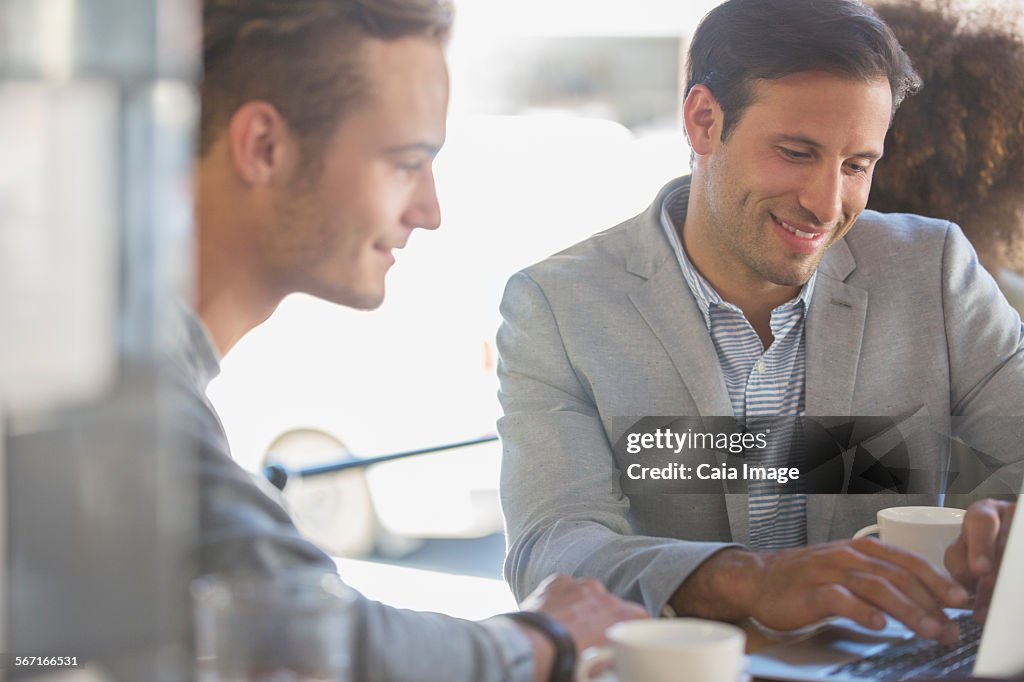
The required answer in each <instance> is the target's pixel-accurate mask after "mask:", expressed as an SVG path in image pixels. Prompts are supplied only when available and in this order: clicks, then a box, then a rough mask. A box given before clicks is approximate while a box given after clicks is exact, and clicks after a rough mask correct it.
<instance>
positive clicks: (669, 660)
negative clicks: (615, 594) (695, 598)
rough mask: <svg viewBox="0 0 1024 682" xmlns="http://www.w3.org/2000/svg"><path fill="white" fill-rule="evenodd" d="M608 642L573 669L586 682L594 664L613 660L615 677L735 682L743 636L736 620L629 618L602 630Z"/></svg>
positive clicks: (630, 681)
mask: <svg viewBox="0 0 1024 682" xmlns="http://www.w3.org/2000/svg"><path fill="white" fill-rule="evenodd" d="M606 635H607V637H608V641H609V642H611V644H610V646H604V647H596V648H592V649H588V650H587V651H586V652H584V654H583V658H582V660H581V661H580V664H579V666H578V667H577V670H576V681H577V682H590V680H591V674H592V671H593V670H594V668H596V667H600V666H604V665H607V663H608V662H609V661H611V662H613V663H614V667H615V673H616V675H617V676H618V679H619V680H620V682H736V681H737V680H739V679H740V676H741V675H742V674H743V669H744V664H745V659H744V656H743V647H744V646H745V645H746V641H747V636H746V633H744V632H743V630H741V629H739V628H738V627H736V626H735V625H729V624H727V623H718V622H716V621H709V620H700V619H698V618H672V619H660V620H633V621H626V622H623V623H618V624H617V625H613V626H612V627H610V628H608V632H607V633H606Z"/></svg>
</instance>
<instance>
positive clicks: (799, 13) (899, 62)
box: [686, 0, 921, 139]
mask: <svg viewBox="0 0 1024 682" xmlns="http://www.w3.org/2000/svg"><path fill="white" fill-rule="evenodd" d="M807 71H826V72H829V73H833V74H836V75H840V76H849V77H851V78H856V79H859V80H862V81H864V82H871V81H875V80H881V79H883V78H885V79H887V80H888V81H889V87H890V89H891V90H892V102H893V112H895V111H896V108H897V107H899V105H900V103H901V102H902V101H903V99H904V98H905V97H906V96H907V95H908V94H911V93H913V92H914V91H915V90H916V89H917V88H918V87H919V86H920V83H921V81H920V79H919V78H918V76H917V73H915V72H914V69H913V67H912V66H911V64H910V59H909V58H908V57H907V55H906V54H905V53H904V52H903V49H902V48H901V47H900V44H899V42H898V41H897V40H896V37H895V36H894V35H893V33H892V31H890V30H889V28H888V27H887V26H886V25H885V23H884V22H883V21H882V20H881V19H879V18H878V16H877V15H876V14H875V13H874V12H873V11H872V10H871V9H870V8H869V7H866V6H865V5H863V4H862V3H860V2H857V1H856V0H727V1H726V2H724V3H722V4H721V5H719V6H718V7H716V8H714V9H713V10H711V12H709V13H708V14H707V16H705V17H704V19H703V20H702V21H701V22H700V25H699V26H698V27H697V30H696V32H695V33H694V36H693V40H692V41H691V43H690V50H689V57H688V59H687V74H686V75H687V82H686V92H687V94H689V92H690V90H691V89H692V88H693V86H695V85H704V86H706V87H707V88H708V89H709V90H710V91H711V94H713V95H714V96H715V99H716V100H717V101H718V104H719V106H721V108H722V112H723V114H724V116H725V120H724V123H723V127H722V139H725V138H726V137H727V136H728V134H729V132H730V130H731V129H732V127H733V126H734V125H736V123H737V121H739V120H740V118H741V117H742V116H743V112H744V111H745V110H746V108H747V107H748V106H749V105H750V104H751V103H752V99H751V98H752V97H753V94H754V89H753V86H754V84H755V82H756V81H758V80H762V79H764V80H772V79H776V78H782V77H784V76H789V75H792V74H796V73H803V72H807Z"/></svg>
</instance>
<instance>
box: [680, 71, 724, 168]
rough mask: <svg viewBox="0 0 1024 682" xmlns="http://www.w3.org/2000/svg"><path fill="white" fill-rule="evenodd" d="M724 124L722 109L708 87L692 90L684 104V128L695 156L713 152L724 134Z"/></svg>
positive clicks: (694, 87)
mask: <svg viewBox="0 0 1024 682" xmlns="http://www.w3.org/2000/svg"><path fill="white" fill-rule="evenodd" d="M722 123H723V115H722V108H721V107H720V106H718V100H716V99H715V96H714V95H712V94H711V91H710V90H708V88H707V86H706V85H695V86H693V87H692V88H690V92H689V94H687V95H686V100H685V101H684V102H683V126H684V127H685V128H686V137H687V138H688V139H689V140H690V148H691V149H693V151H694V153H695V154H698V155H700V156H703V155H705V154H708V153H710V152H711V150H712V149H713V148H714V145H715V143H716V142H718V141H719V139H720V136H721V134H722Z"/></svg>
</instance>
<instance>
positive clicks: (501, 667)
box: [182, 382, 533, 682]
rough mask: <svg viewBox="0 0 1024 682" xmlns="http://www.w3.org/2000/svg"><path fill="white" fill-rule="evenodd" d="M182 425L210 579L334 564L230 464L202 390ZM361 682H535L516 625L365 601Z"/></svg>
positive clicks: (357, 668)
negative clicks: (190, 451) (193, 467)
mask: <svg viewBox="0 0 1024 682" xmlns="http://www.w3.org/2000/svg"><path fill="white" fill-rule="evenodd" d="M185 392H186V394H187V395H186V397H187V400H186V405H187V406H186V408H185V414H184V415H183V416H182V422H183V424H185V425H186V429H187V434H188V436H189V438H190V439H192V440H194V442H195V448H194V450H195V452H196V456H197V459H196V461H197V464H198V467H197V478H198V485H199V490H200V521H201V527H200V534H199V547H198V564H199V567H200V571H201V572H202V573H230V572H239V571H245V572H250V573H251V572H264V571H265V572H273V571H277V570H282V569H286V568H288V567H290V566H299V565H301V566H318V565H319V566H323V567H324V568H325V569H327V570H332V571H333V570H336V566H335V564H334V562H333V561H332V560H331V559H330V557H328V556H327V555H326V554H324V553H323V552H322V551H321V550H320V549H318V548H317V547H316V546H315V545H313V544H312V543H310V542H309V541H307V540H305V539H304V538H303V537H302V536H301V535H300V534H299V533H298V531H297V530H296V528H295V526H294V525H293V524H292V522H291V519H290V518H289V516H288V513H287V512H286V511H285V509H284V508H283V507H282V506H281V505H280V504H279V503H278V502H277V501H276V500H274V499H272V498H271V497H270V496H268V495H266V494H265V493H264V492H263V491H262V490H260V488H259V487H258V486H256V485H255V483H254V482H253V480H252V478H251V476H250V474H249V473H247V472H246V471H244V470H243V469H241V468H240V467H239V466H238V465H237V464H236V463H235V462H234V461H233V460H232V459H231V458H230V457H229V455H228V445H227V440H226V437H225V436H224V432H223V429H222V428H221V425H220V422H219V420H218V419H217V416H216V414H215V413H214V412H213V411H212V409H211V408H210V406H209V404H208V403H207V402H206V401H205V399H204V398H203V396H202V395H200V394H197V393H196V390H195V384H194V383H191V382H187V383H186V386H185ZM357 608H358V612H359V618H358V624H357V634H356V650H355V651H354V652H353V653H354V657H353V660H354V678H355V679H357V680H368V681H377V680H381V681H384V680H410V681H413V682H430V681H432V680H437V681H438V682H442V681H444V682H452V681H455V680H465V681H466V682H487V681H491V680H494V681H497V680H509V681H518V680H531V679H532V678H533V654H532V650H531V648H530V644H529V641H528V640H527V638H526V637H525V636H524V635H523V634H522V633H521V632H520V631H519V630H518V628H517V626H516V625H515V624H514V623H512V622H511V621H510V620H508V619H507V618H502V617H500V616H499V617H495V618H491V619H489V620H486V621H483V622H480V623H475V622H471V621H466V620H461V619H457V618H451V617H448V616H444V615H441V614H437V613H421V612H416V611H408V610H404V609H396V608H392V607H389V606H385V605H383V604H381V603H379V602H375V601H371V600H369V599H366V598H365V597H362V596H361V595H360V596H359V598H358V602H357Z"/></svg>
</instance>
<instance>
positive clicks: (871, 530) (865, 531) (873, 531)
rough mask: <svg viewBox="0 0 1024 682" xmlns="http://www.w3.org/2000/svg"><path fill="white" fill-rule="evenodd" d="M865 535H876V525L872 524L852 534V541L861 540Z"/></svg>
mask: <svg viewBox="0 0 1024 682" xmlns="http://www.w3.org/2000/svg"><path fill="white" fill-rule="evenodd" d="M866 535H878V524H877V523H872V524H871V525H870V526H864V527H863V528H861V529H860V530H859V531H857V532H856V533H854V534H853V539H854V540H856V539H857V538H862V537H864V536H866Z"/></svg>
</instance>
